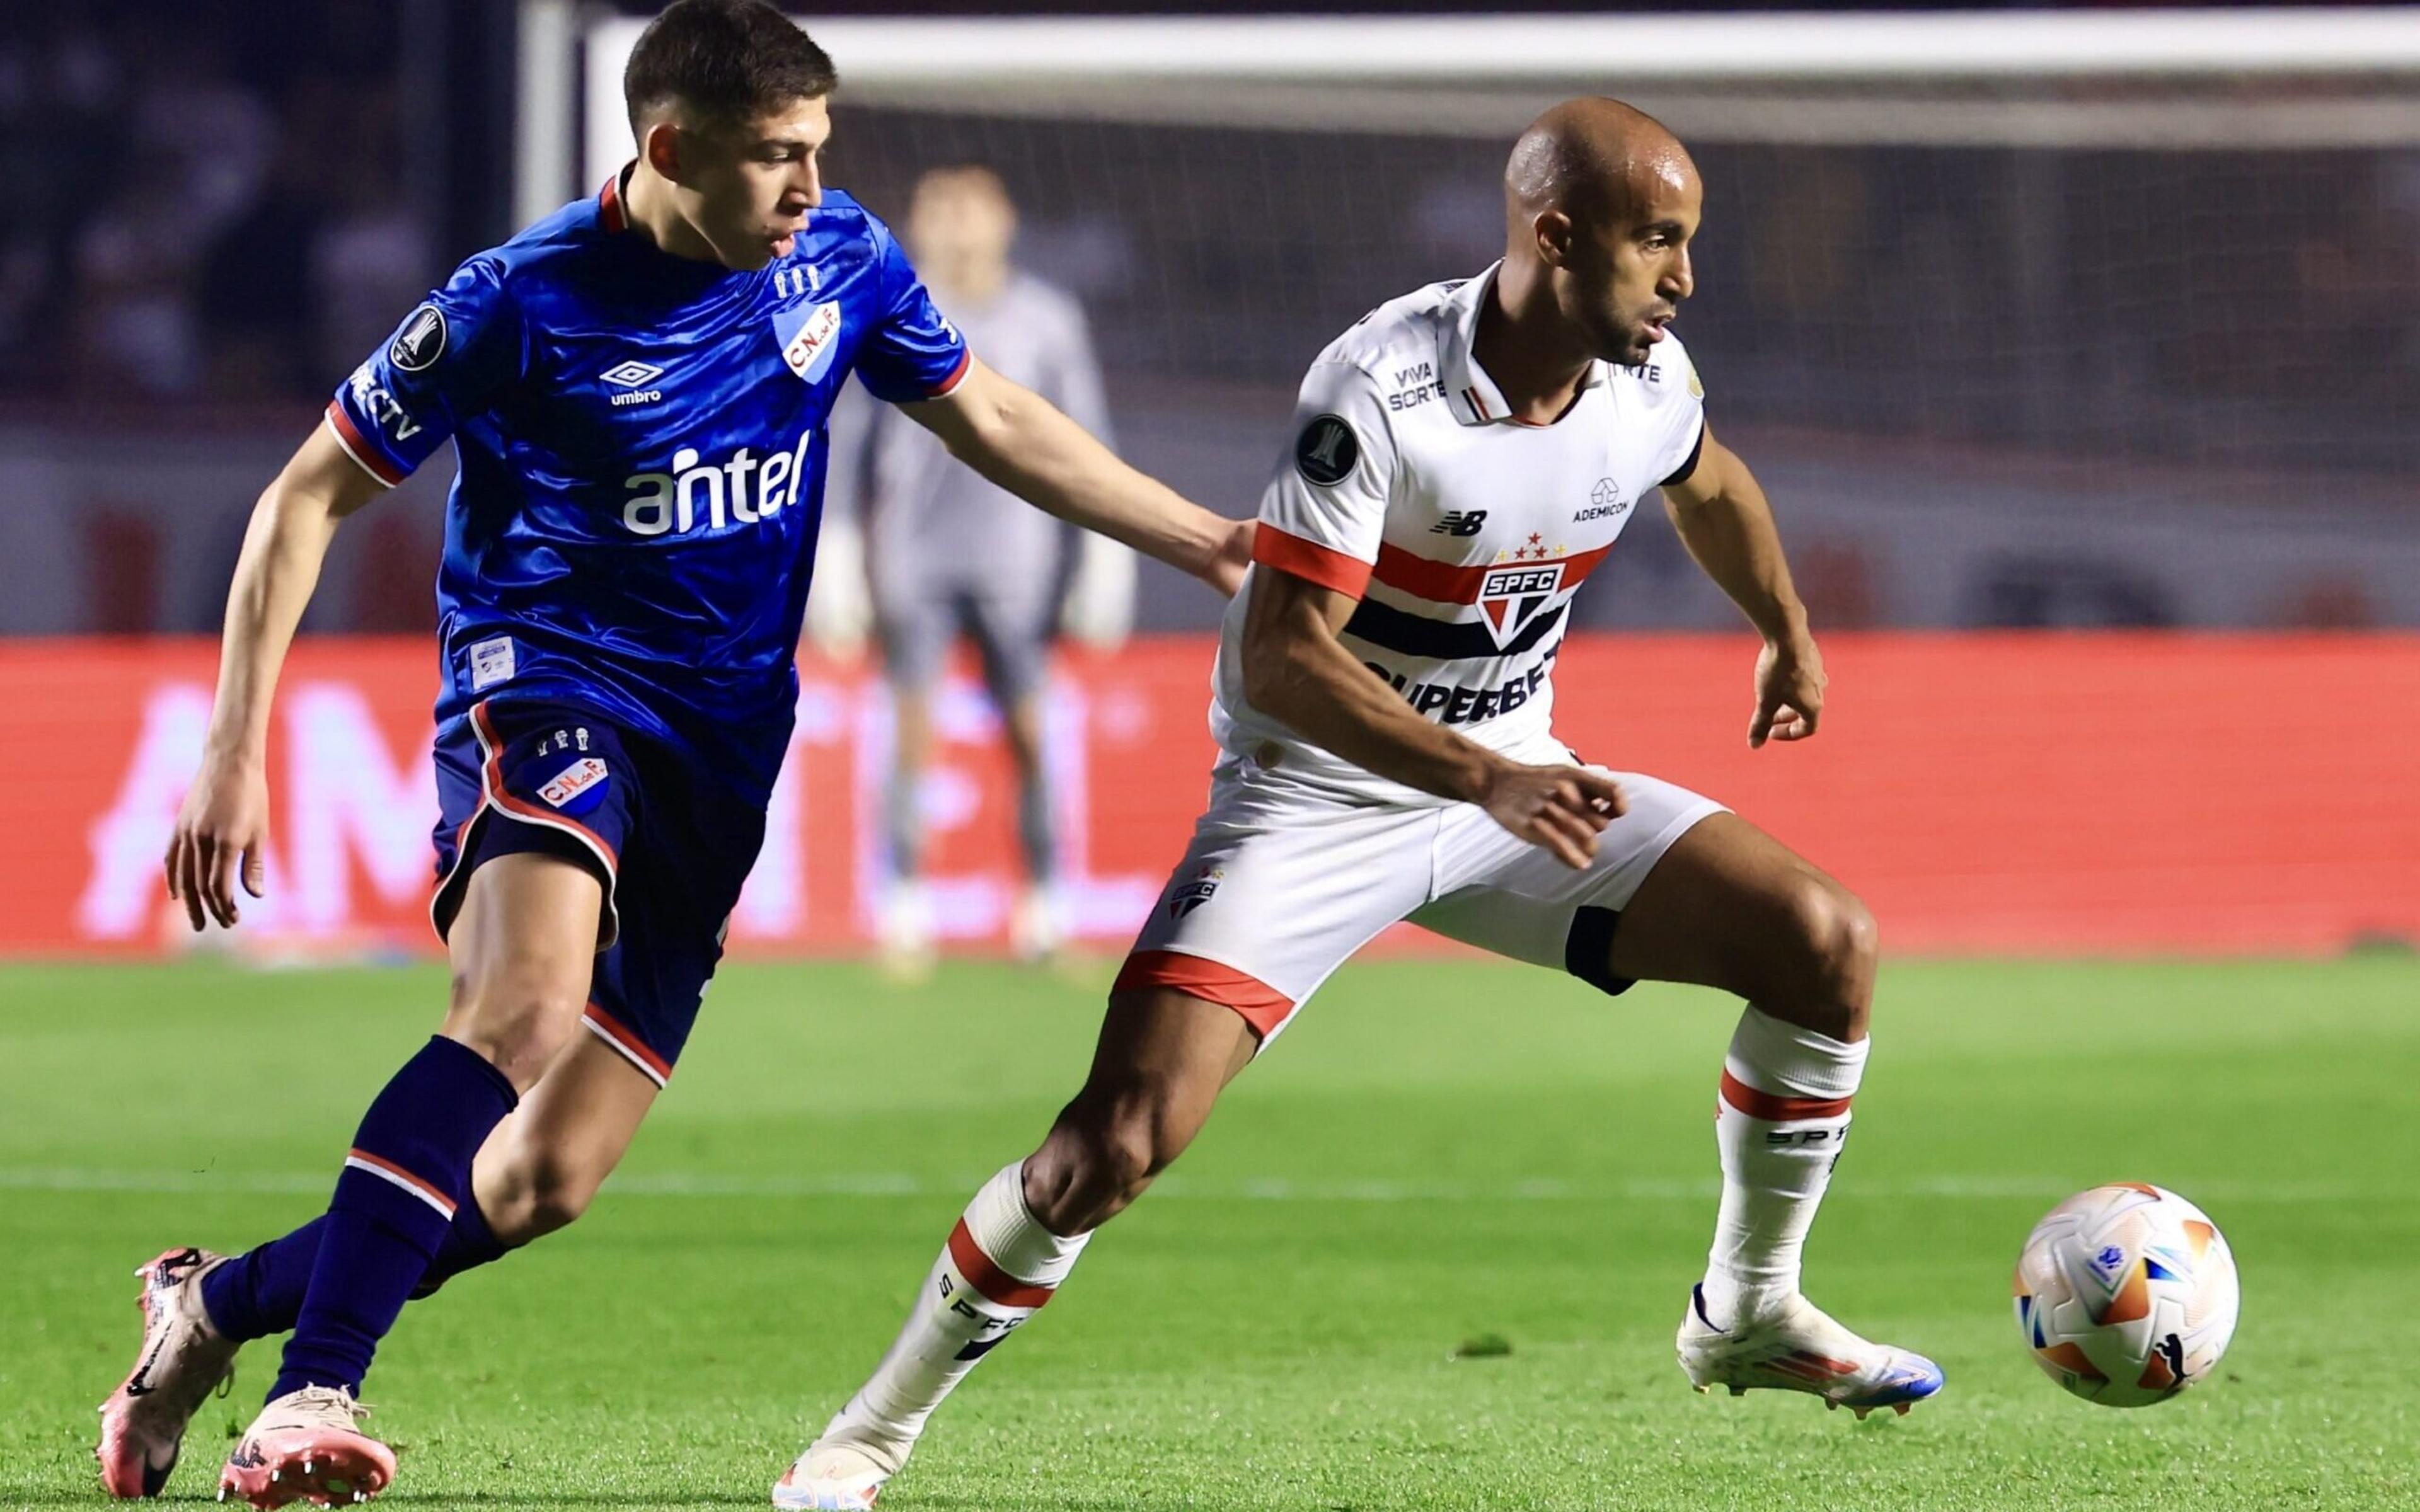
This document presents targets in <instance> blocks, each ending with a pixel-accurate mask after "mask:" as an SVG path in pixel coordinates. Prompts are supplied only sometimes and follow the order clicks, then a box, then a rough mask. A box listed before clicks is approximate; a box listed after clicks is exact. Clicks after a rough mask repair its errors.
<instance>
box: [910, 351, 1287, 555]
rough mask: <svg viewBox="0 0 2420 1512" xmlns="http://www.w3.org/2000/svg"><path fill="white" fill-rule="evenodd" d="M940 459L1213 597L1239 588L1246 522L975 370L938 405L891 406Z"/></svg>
mask: <svg viewBox="0 0 2420 1512" xmlns="http://www.w3.org/2000/svg"><path fill="white" fill-rule="evenodd" d="M899 408H900V412H901V413H903V414H905V415H907V417H909V418H910V419H912V420H914V421H915V422H916V423H917V424H920V425H923V427H924V428H925V429H927V430H929V431H931V432H932V433H933V434H934V435H936V436H938V437H939V438H940V439H941V442H942V444H943V445H945V446H947V447H948V448H949V449H950V454H951V455H953V456H955V457H956V458H957V459H958V460H959V461H961V462H964V463H966V464H967V465H968V466H969V467H970V468H973V469H974V470H975V471H977V472H980V473H982V474H983V475H984V476H985V477H986V478H989V479H990V480H991V481H992V482H994V483H996V484H999V485H1000V486H1001V487H1003V488H1006V489H1007V490H1008V491H1009V492H1011V493H1013V494H1015V495H1016V496H1017V497H1018V498H1020V499H1022V500H1024V501H1026V502H1028V503H1030V504H1032V505H1033V506H1034V507H1035V508H1037V509H1042V510H1047V512H1049V513H1050V514H1053V515H1056V516H1058V517H1060V518H1061V519H1064V520H1068V521H1070V522H1072V523H1074V524H1077V525H1080V526H1082V527H1083V528H1084V529H1086V530H1088V531H1098V532H1100V533H1102V534H1103V535H1106V536H1109V538H1110V539H1112V540H1116V541H1124V542H1125V544H1126V545H1128V546H1130V547H1133V548H1135V549H1136V550H1138V551H1140V552H1142V553H1144V554H1145V555H1147V556H1155V557H1157V558H1158V559H1159V560H1160V561H1162V562H1165V563H1169V564H1170V565H1171V566H1176V567H1182V568H1183V569H1185V570H1186V571H1187V572H1189V573H1191V574H1192V575H1193V576H1195V577H1196V578H1199V579H1202V580H1203V581H1204V582H1207V583H1209V584H1210V585H1211V586H1212V587H1214V588H1216V589H1218V591H1219V592H1220V593H1222V594H1233V592H1234V591H1235V589H1236V587H1237V586H1238V585H1239V584H1241V583H1242V582H1243V580H1244V568H1245V566H1246V565H1247V564H1248V563H1249V562H1250V561H1251V556H1252V522H1251V521H1249V520H1234V519H1228V518H1225V517H1222V516H1218V515H1214V514H1212V513H1210V511H1208V510H1206V509H1204V508H1202V506H1201V505H1199V504H1197V503H1194V502H1192V501H1189V500H1187V499H1186V498H1185V497H1184V496H1183V495H1181V494H1179V493H1177V492H1176V491H1175V490H1174V489H1172V488H1171V487H1169V486H1167V485H1166V484H1164V483H1161V482H1159V481H1158V480H1157V479H1156V478H1152V477H1148V476H1146V475H1144V474H1143V473H1140V472H1138V471H1135V470H1134V469H1133V468H1130V467H1128V466H1127V465H1126V464H1125V463H1124V462H1122V461H1120V460H1118V456H1117V454H1116V453H1114V452H1111V451H1110V450H1109V448H1108V447H1106V446H1104V445H1102V444H1101V443H1100V442H1099V441H1097V440H1094V439H1093V438H1092V436H1091V435H1090V434H1088V433H1087V432H1086V431H1085V429H1084V427H1082V426H1081V425H1078V424H1076V423H1075V422H1074V421H1072V420H1070V419H1068V418H1067V417H1066V416H1065V415H1063V414H1062V413H1060V412H1059V410H1058V409H1057V408H1056V407H1054V406H1053V405H1052V404H1051V403H1050V402H1049V401H1048V400H1047V399H1045V398H1043V397H1042V396H1041V395H1040V394H1038V393H1034V392H1033V391H1032V390H1031V389H1028V388H1026V387H1024V386H1023V385H1021V384H1018V383H1015V382H1012V381H1010V380H1009V379H1007V378H1002V377H1001V375H1000V374H998V373H996V372H994V371H992V369H990V368H988V367H986V366H985V365H984V363H982V362H981V361H979V360H978V361H975V362H973V363H971V365H970V366H969V368H968V370H967V376H966V377H965V378H963V379H962V380H960V382H959V383H958V385H957V387H955V388H954V389H952V390H951V391H950V392H949V393H946V394H944V395H942V396H941V397H940V398H938V399H928V400H925V401H924V402H923V403H921V404H907V405H902V406H900V407H899Z"/></svg>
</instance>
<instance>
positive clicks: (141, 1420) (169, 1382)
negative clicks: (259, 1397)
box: [93, 1247, 242, 1497]
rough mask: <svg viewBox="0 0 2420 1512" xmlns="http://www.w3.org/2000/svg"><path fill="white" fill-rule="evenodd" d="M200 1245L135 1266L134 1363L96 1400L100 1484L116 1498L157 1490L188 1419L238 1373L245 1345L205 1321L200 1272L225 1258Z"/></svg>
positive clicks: (171, 1467)
mask: <svg viewBox="0 0 2420 1512" xmlns="http://www.w3.org/2000/svg"><path fill="white" fill-rule="evenodd" d="M225 1263H226V1259H225V1257H223V1256H218V1255H213V1254H211V1253H210V1252H209V1251H208V1250H205V1249H194V1248H191V1247H187V1248H183V1249H172V1250H169V1251H167V1252H166V1253H165V1254H163V1255H161V1256H160V1257H157V1258H156V1259H154V1260H152V1261H151V1263H150V1264H148V1265H146V1266H144V1267H142V1268H141V1269H140V1270H137V1271H136V1272H135V1273H134V1274H135V1278H136V1279H137V1280H139V1281H141V1282H142V1283H143V1289H142V1290H141V1291H140V1292H138V1293H136V1295H135V1299H134V1303H135V1305H136V1306H137V1307H139V1308H141V1309H142V1312H143V1344H142V1347H141V1349H140V1350H139V1351H138V1352H137V1353H136V1354H135V1356H134V1368H133V1369H132V1371H130V1372H129V1373H128V1375H127V1377H126V1380H125V1381H123V1382H121V1383H120V1384H119V1386H118V1388H117V1389H116V1391H114V1392H112V1393H110V1395H109V1400H107V1401H105V1402H103V1403H101V1443H100V1444H99V1445H98V1446H97V1447H95V1448H94V1450H93V1458H96V1459H98V1460H100V1461H101V1486H102V1487H103V1488H104V1489H107V1490H108V1492H109V1494H110V1495H112V1496H118V1497H137V1496H157V1495H159V1494H160V1492H161V1489H163V1487H165V1486H166V1485H167V1484H168V1473H169V1472H170V1471H172V1470H174V1469H176V1468H177V1455H178V1451H180V1450H181V1449H182V1448H183V1447H184V1443H185V1425H186V1424H187V1423H189V1422H191V1421H193V1416H194V1412H197V1411H199V1410H200V1408H201V1405H202V1403H203V1402H205V1401H208V1400H209V1395H210V1393H211V1392H213V1391H216V1390H218V1389H219V1388H220V1387H222V1386H225V1385H226V1384H228V1383H230V1382H232V1381H234V1380H235V1354H236V1350H239V1349H241V1348H242V1345H241V1344H240V1343H238V1342H237V1341H236V1340H234V1339H231V1338H227V1337H226V1336H225V1335H222V1334H220V1333H219V1331H218V1330H217V1329H216V1328H213V1327H212V1326H210V1315H209V1313H208V1312H207V1311H206V1310H204V1308H203V1306H202V1277H203V1276H205V1275H207V1274H209V1273H210V1272H212V1271H215V1270H217V1269H218V1268H219V1267H220V1266H222V1265H225Z"/></svg>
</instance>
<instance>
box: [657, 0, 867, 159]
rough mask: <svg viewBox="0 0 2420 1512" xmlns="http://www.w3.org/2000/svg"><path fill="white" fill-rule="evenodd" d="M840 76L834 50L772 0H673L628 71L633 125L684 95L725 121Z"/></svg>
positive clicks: (817, 94)
mask: <svg viewBox="0 0 2420 1512" xmlns="http://www.w3.org/2000/svg"><path fill="white" fill-rule="evenodd" d="M839 83H840V75H839V74H838V72H836V71H835V70H834V69H833V68H832V60H831V57H830V54H827V53H826V52H825V51H824V50H823V49H822V48H820V47H817V46H816V45H815V44H814V41H813V40H812V39H810V38H809V37H808V36H807V34H806V32H805V31H804V30H802V29H801V28H800V27H799V24H798V23H796V22H794V21H792V20H791V19H790V18H789V17H787V16H785V15H783V14H782V12H781V11H779V10H777V9H775V8H773V7H772V6H770V5H768V4H767V3H766V0H674V3H673V4H672V5H669V6H667V7H665V8H664V10H663V13H662V14H661V15H659V16H658V17H657V18H656V19H655V20H653V21H651V22H649V23H647V29H646V30H645V31H644V32H642V33H640V34H639V42H638V45H637V46H635V47H633V48H631V49H630V61H629V64H628V67H626V68H624V69H623V70H622V99H623V100H624V102H625V103H626V104H628V106H629V109H630V130H631V131H638V130H640V126H641V122H643V121H644V119H645V118H646V116H647V115H648V113H650V112H651V111H655V110H658V109H660V108H661V107H663V106H664V105H666V104H668V103H670V102H671V101H673V100H679V101H681V102H682V103H683V104H686V105H689V106H690V107H692V108H693V109H695V110H697V111H698V112H699V113H700V114H702V115H704V116H708V117H711V118H713V119H715V120H719V121H742V120H750V119H752V118H754V117H755V116H762V115H764V114H765V113H766V112H768V111H772V110H778V109H780V108H781V107H783V106H784V105H788V104H791V103H793V102H795V101H797V100H815V99H819V98H821V97H822V96H825V95H828V94H830V93H831V92H832V90H833V88H834V87H835V86H837V85H839Z"/></svg>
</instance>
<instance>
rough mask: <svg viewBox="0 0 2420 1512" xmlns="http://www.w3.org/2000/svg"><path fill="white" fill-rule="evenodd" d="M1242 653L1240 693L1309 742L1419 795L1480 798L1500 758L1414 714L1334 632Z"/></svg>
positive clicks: (1298, 636) (1470, 800)
mask: <svg viewBox="0 0 2420 1512" xmlns="http://www.w3.org/2000/svg"><path fill="white" fill-rule="evenodd" d="M1245 658H1246V659H1245V664H1244V680H1245V688H1244V696H1245V697H1246V698H1247V699H1249V700H1250V702H1251V704H1252V706H1253V707H1254V708H1256V709H1259V710H1260V711H1261V712H1263V713H1264V714H1267V715H1270V716H1272V717H1276V718H1278V719H1280V720H1283V721H1284V722H1285V724H1286V725H1287V726H1288V728H1290V729H1292V730H1293V731H1294V732H1295V733H1296V734H1298V735H1300V736H1302V737H1303V738H1304V739H1305V740H1308V741H1310V742H1311V744H1312V745H1314V746H1317V747H1319V748H1321V749H1323V750H1326V751H1329V752H1332V753H1333V754H1335V755H1338V756H1341V757H1342V758H1343V759H1344V760H1346V761H1348V762H1351V763H1352V764H1354V765H1356V766H1358V767H1360V768H1361V769H1362V770H1364V771H1367V772H1374V773H1376V774H1377V775H1378V776H1380V777H1383V778H1387V779H1389V780H1391V781H1396V782H1401V783H1403V784H1404V786H1406V787H1412V788H1418V789H1419V790H1420V791H1421V792H1423V793H1434V794H1435V795H1437V796H1438V797H1441V798H1451V799H1453V800H1455V801H1457V802H1464V803H1481V802H1484V801H1485V799H1486V794H1487V791H1488V787H1489V784H1490V782H1491V781H1492V780H1493V779H1494V777H1495V775H1496V772H1497V768H1498V767H1499V766H1501V765H1502V764H1503V758H1501V757H1499V756H1497V754H1496V753H1495V752H1493V751H1491V750H1489V749H1488V748H1486V747H1484V746H1481V745H1480V744H1479V743H1478V742H1477V741H1474V740H1471V739H1469V738H1467V737H1466V736H1463V735H1460V734H1457V733H1454V732H1453V731H1451V730H1448V729H1446V728H1445V727H1444V726H1443V725H1439V724H1433V723H1431V722H1430V721H1428V720H1426V719H1423V718H1421V717H1419V715H1417V714H1415V713H1413V712H1412V707H1411V705H1410V704H1408V703H1405V702H1404V701H1403V699H1402V698H1401V697H1399V696H1398V695H1397V694H1396V692H1395V690H1394V689H1393V688H1392V687H1388V685H1387V683H1386V682H1384V681H1383V680H1381V679H1380V678H1378V677H1377V676H1375V675H1373V673H1372V672H1371V671H1370V669H1369V668H1367V667H1364V666H1363V665H1361V664H1360V663H1359V662H1357V661H1356V660H1354V659H1353V654H1352V653H1351V652H1349V651H1347V650H1345V649H1344V648H1343V647H1342V645H1340V644H1338V643H1337V641H1336V640H1335V639H1334V638H1333V637H1331V636H1326V635H1320V634H1315V633H1307V632H1306V633H1300V634H1296V635H1294V636H1291V637H1289V638H1287V639H1286V640H1285V641H1284V642H1283V643H1282V644H1274V645H1273V644H1265V643H1264V644H1259V645H1248V646H1247V648H1246V652H1245Z"/></svg>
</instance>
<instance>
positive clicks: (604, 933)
mask: <svg viewBox="0 0 2420 1512" xmlns="http://www.w3.org/2000/svg"><path fill="white" fill-rule="evenodd" d="M499 823H501V824H502V825H504V828H503V829H501V830H500V829H498V828H496V827H495V826H496V825H498V824H499ZM520 855H535V856H554V857H556V858H557V859H559V860H565V861H569V862H570V863H572V864H573V865H574V866H577V867H579V868H580V869H581V870H582V871H583V872H587V873H588V874H589V875H590V876H592V877H595V878H596V879H597V886H598V887H602V888H604V889H605V900H604V908H603V909H602V911H601V912H600V913H599V915H598V917H597V954H599V955H602V954H604V953H605V952H606V951H608V950H610V949H613V942H614V941H615V940H617V939H619V938H620V937H621V933H622V926H621V915H620V914H619V913H618V912H617V911H616V910H615V908H614V906H613V872H609V871H607V870H606V869H605V863H604V862H603V861H600V860H598V859H597V853H596V852H595V851H592V850H590V849H589V848H588V847H587V846H585V845H583V844H582V843H581V842H580V841H578V840H576V839H574V838H573V837H571V836H569V835H566V834H565V833H564V832H563V831H562V830H559V829H557V828H555V827H553V826H552V825H534V824H531V823H529V822H528V821H526V820H521V819H516V818H514V817H513V816H512V815H511V814H508V813H505V812H504V810H500V809H498V808H497V807H495V806H494V805H493V804H486V803H483V804H481V805H480V806H479V811H478V812H477V813H475V814H473V815H472V816H471V828H470V832H469V833H467V834H465V835H464V836H463V837H462V848H461V850H460V851H459V852H458V854H457V855H456V856H455V857H454V870H453V871H451V872H447V873H446V874H445V880H444V882H443V883H442V884H441V885H440V886H439V887H438V889H437V896H436V898H435V899H433V900H432V901H431V902H430V903H429V905H428V921H429V923H431V924H433V925H434V926H436V929H437V938H438V939H439V940H440V941H443V942H446V943H449V944H450V943H451V940H450V936H451V935H452V933H453V931H454V916H455V914H456V913H457V912H458V911H459V910H460V909H461V906H462V896H463V894H464V893H466V892H468V891H469V890H470V887H471V873H472V872H476V871H477V870H479V868H480V867H482V866H484V865H486V864H487V863H488V862H489V861H492V860H494V859H495V858H496V857H498V856H520Z"/></svg>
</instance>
